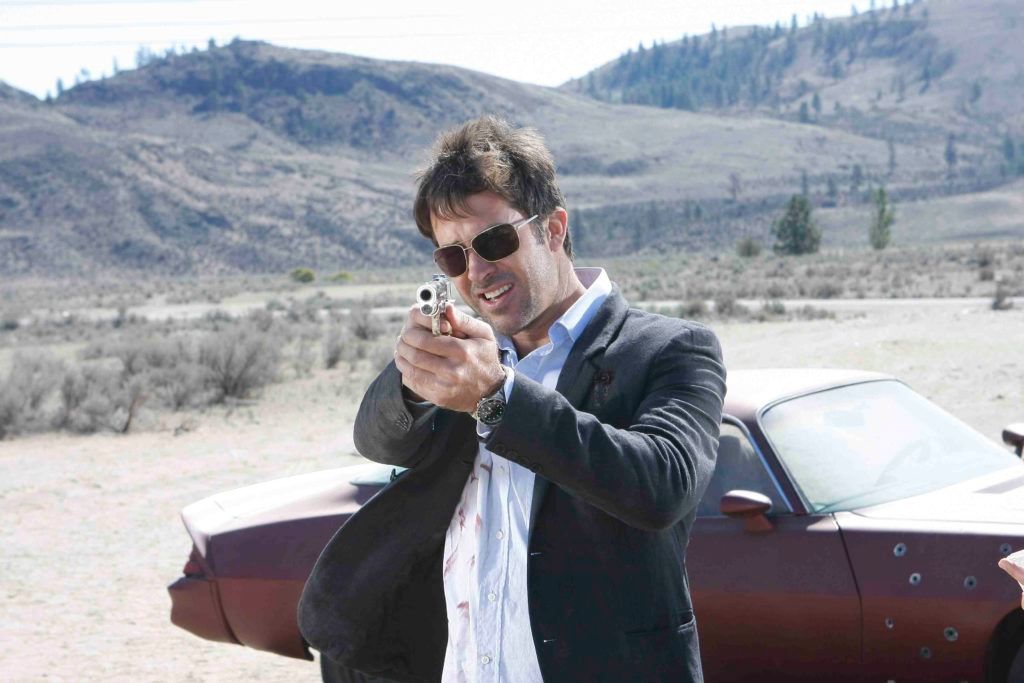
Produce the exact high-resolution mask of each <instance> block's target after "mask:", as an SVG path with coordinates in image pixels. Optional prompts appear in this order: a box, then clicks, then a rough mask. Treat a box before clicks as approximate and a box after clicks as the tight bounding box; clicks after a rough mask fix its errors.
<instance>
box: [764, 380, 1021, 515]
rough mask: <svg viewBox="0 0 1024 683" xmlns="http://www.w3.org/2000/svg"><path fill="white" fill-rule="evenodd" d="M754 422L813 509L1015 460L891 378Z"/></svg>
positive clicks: (774, 410)
mask: <svg viewBox="0 0 1024 683" xmlns="http://www.w3.org/2000/svg"><path fill="white" fill-rule="evenodd" d="M761 424H762V427H763V428H764V431H765V433H766V434H767V435H768V439H769V440H770V441H771V443H772V445H773V446H774V448H775V452H776V453H777V454H778V456H779V458H780V459H781V460H782V461H783V463H784V464H785V465H786V468H787V469H788V470H789V472H790V474H791V475H792V477H793V479H794V480H795V483H796V485H797V486H798V487H799V488H800V490H801V491H802V492H803V495H804V498H805V499H806V500H807V501H808V503H809V505H810V507H811V510H812V511H813V512H834V511H838V510H852V509H855V508H859V507H866V506H868V505H877V504H879V503H887V502H890V501H893V500H897V499H899V498H907V497H909V496H913V495H918V494H921V493H926V492H928V491H934V490H937V489H939V488H942V487H944V486H949V485H951V484H955V483H957V482H960V481H964V480H966V479H970V478H972V477H977V476H981V475H984V474H988V473H990V472H994V471H996V470H1000V469H1004V468H1008V467H1020V466H1021V462H1020V460H1019V459H1018V458H1017V457H1016V456H1014V455H1013V454H1011V453H1010V452H1009V451H1006V450H1004V449H1003V448H1001V447H999V446H998V445H997V444H995V443H993V442H992V441H989V440H988V439H986V438H985V437H983V436H982V435H981V434H979V433H978V432H976V431H974V430H973V429H971V428H970V427H968V426H967V425H965V424H964V423H962V422H960V420H958V419H956V418H955V417H953V416H952V415H950V414H949V413H947V412H945V411H944V410H942V409H940V408H939V407H938V406H936V405H935V404H933V403H931V402H930V401H928V400H927V399H925V398H923V397H922V396H920V395H918V394H916V393H915V392H914V391H912V390H911V389H910V388H908V387H907V386H906V385H904V384H902V383H900V382H896V381H878V382H865V383H863V384H854V385H850V386H845V387H839V388H836V389H830V390H828V391H821V392H818V393H815V394H810V395H807V396H800V397H797V398H793V399H790V400H788V401H785V402H783V403H780V404H778V405H775V406H772V407H771V408H769V409H768V410H767V411H766V412H765V413H764V414H763V415H762V416H761Z"/></svg>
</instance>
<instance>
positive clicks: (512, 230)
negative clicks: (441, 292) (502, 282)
mask: <svg viewBox="0 0 1024 683" xmlns="http://www.w3.org/2000/svg"><path fill="white" fill-rule="evenodd" d="M536 218H537V216H536V215H534V216H530V217H529V218H524V219H523V220H521V221H519V222H518V223H499V224H498V225H492V226H491V227H489V228H487V229H486V230H483V231H482V232H480V233H479V234H478V235H477V236H476V237H474V238H473V239H472V240H471V241H470V243H469V246H468V247H464V246H462V245H461V244H449V245H448V246H446V247H438V248H437V249H435V250H434V263H436V264H437V267H438V268H439V269H440V271H441V272H442V273H444V274H445V275H447V276H448V277H459V276H460V275H462V274H463V273H465V272H466V269H467V268H468V267H469V253H468V252H469V250H470V249H472V250H473V251H475V252H476V254H477V256H479V257H480V258H482V259H483V260H485V261H489V262H490V263H494V262H495V261H500V260H501V259H503V258H505V257H506V256H511V255H512V254H514V253H516V250H518V249H519V228H521V227H523V226H524V225H526V224H527V223H529V222H530V221H532V220H534V219H536Z"/></svg>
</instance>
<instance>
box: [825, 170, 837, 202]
mask: <svg viewBox="0 0 1024 683" xmlns="http://www.w3.org/2000/svg"><path fill="white" fill-rule="evenodd" d="M825 195H826V196H827V197H828V202H829V206H835V205H836V204H838V203H839V185H838V184H837V183H836V179H835V178H834V177H833V176H829V177H828V183H827V189H826V190H825Z"/></svg>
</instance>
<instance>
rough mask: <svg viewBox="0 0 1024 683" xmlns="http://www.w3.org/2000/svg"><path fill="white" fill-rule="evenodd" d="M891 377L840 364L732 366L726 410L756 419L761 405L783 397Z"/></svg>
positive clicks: (745, 419) (737, 415)
mask: <svg viewBox="0 0 1024 683" xmlns="http://www.w3.org/2000/svg"><path fill="white" fill-rule="evenodd" d="M891 379H893V377H892V375H886V374H884V373H881V372H869V371H867V370H848V369H836V368H771V369H751V370H729V371H728V376H727V379H726V387H727V390H726V395H725V413H726V414H728V415H732V416H733V417H736V418H739V419H740V420H743V421H744V422H746V421H753V420H754V418H755V417H756V415H757V412H758V411H759V410H760V409H761V408H763V407H764V406H766V405H768V404H769V403H774V402H775V401H778V400H780V399H784V398H789V397H792V396H801V395H804V394H810V393H813V392H815V391H821V390H823V389H832V388H835V387H841V386H845V385H848V384H858V383H860V382H871V381H877V380H891Z"/></svg>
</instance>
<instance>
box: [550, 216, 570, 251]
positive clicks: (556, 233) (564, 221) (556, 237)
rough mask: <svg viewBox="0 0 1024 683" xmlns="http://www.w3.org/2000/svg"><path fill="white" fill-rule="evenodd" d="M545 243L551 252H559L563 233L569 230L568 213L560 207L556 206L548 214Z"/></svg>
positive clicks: (563, 238)
mask: <svg viewBox="0 0 1024 683" xmlns="http://www.w3.org/2000/svg"><path fill="white" fill-rule="evenodd" d="M546 227H547V245H548V249H550V250H551V251H552V252H555V253H560V252H561V251H562V243H563V242H565V235H566V234H567V233H568V231H569V214H568V213H566V211H565V209H563V208H562V207H560V206H559V207H557V208H556V209H555V210H554V211H552V212H551V215H550V216H548V224H547V226H546Z"/></svg>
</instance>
